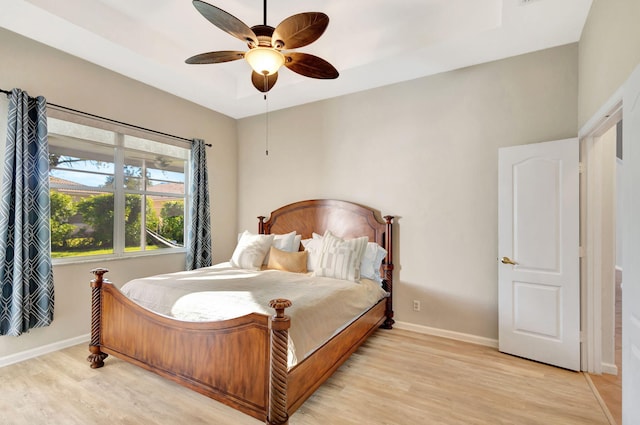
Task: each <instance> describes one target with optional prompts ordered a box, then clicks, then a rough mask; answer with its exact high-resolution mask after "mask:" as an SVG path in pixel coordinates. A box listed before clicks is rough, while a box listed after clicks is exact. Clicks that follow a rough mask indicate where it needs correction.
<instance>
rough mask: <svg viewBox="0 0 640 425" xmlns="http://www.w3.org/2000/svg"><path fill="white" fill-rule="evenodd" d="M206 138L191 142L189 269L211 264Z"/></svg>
mask: <svg viewBox="0 0 640 425" xmlns="http://www.w3.org/2000/svg"><path fill="white" fill-rule="evenodd" d="M205 149H206V146H205V144H204V140H200V139H194V140H193V142H192V143H191V224H190V226H189V239H188V245H187V270H193V269H199V268H200V267H208V266H210V265H211V219H210V216H209V185H208V183H207V181H208V178H207V177H208V175H207V153H206V151H205Z"/></svg>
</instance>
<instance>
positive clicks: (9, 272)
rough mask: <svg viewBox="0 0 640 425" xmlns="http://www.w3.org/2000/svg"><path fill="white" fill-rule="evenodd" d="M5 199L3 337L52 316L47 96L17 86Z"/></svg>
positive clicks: (0, 215)
mask: <svg viewBox="0 0 640 425" xmlns="http://www.w3.org/2000/svg"><path fill="white" fill-rule="evenodd" d="M5 152H6V153H5V163H4V173H3V175H2V195H1V197H0V289H1V290H0V335H14V336H18V335H20V334H22V333H23V332H27V331H28V330H29V329H31V328H36V327H42V326H47V325H49V324H50V323H51V321H52V320H53V304H54V302H53V301H54V299H53V298H54V297H53V270H52V268H51V245H50V239H51V236H50V232H49V148H48V145H47V117H46V100H45V99H44V98H43V97H41V96H39V97H37V98H32V97H29V96H28V95H27V93H26V92H23V91H22V90H19V89H13V90H12V92H11V95H10V99H9V119H8V122H7V146H6V151H5Z"/></svg>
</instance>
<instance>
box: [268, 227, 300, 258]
mask: <svg viewBox="0 0 640 425" xmlns="http://www.w3.org/2000/svg"><path fill="white" fill-rule="evenodd" d="M295 237H296V232H295V231H293V232H289V233H285V234H284V235H276V234H274V235H273V242H272V243H271V246H273V247H275V248H278V249H281V250H282V251H287V252H292V251H293V241H294V239H295ZM268 262H269V251H267V255H266V256H265V257H264V261H263V262H262V264H264V265H267V263H268Z"/></svg>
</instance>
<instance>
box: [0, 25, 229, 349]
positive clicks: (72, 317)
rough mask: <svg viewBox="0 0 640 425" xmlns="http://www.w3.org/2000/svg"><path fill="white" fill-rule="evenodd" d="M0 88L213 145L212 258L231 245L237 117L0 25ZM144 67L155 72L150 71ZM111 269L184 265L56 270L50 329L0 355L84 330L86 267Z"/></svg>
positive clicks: (172, 261)
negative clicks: (136, 79) (149, 84)
mask: <svg viewBox="0 0 640 425" xmlns="http://www.w3.org/2000/svg"><path fill="white" fill-rule="evenodd" d="M0 58H2V62H1V63H2V65H0V87H1V88H3V89H6V90H9V89H12V88H14V87H17V88H21V89H23V90H27V91H28V92H29V94H30V95H32V96H36V95H42V96H45V97H46V98H47V100H48V101H49V102H52V103H55V104H58V105H63V106H66V107H70V108H74V109H78V110H81V111H85V112H89V113H92V114H96V115H101V116H104V117H107V118H112V119H115V120H119V121H123V122H127V123H130V124H135V125H138V126H142V127H146V128H151V129H154V130H157V131H161V132H165V133H169V134H175V135H178V136H181V137H188V138H192V137H197V138H202V139H205V140H206V141H207V142H209V143H213V145H214V146H213V148H211V149H209V150H208V151H207V155H208V168H209V176H210V177H209V184H210V195H211V199H212V203H213V208H212V226H213V235H214V241H213V243H214V260H216V261H219V260H220V258H222V259H223V260H224V259H226V258H228V256H229V255H230V251H232V250H233V246H234V243H235V236H234V233H235V228H236V216H237V214H236V192H237V188H236V176H237V171H236V167H237V160H236V156H237V147H236V121H235V120H233V119H231V118H229V117H227V116H224V115H221V114H218V113H216V112H212V111H211V110H208V109H206V108H203V107H200V106H197V105H195V104H193V103H190V102H187V101H185V100H182V99H180V98H178V97H175V96H172V95H170V94H167V93H165V92H162V91H160V90H157V89H154V88H152V87H150V86H147V85H144V84H141V83H139V82H137V81H134V80H131V79H128V78H125V77H123V76H122V75H120V74H117V73H114V72H111V71H108V70H106V69H104V68H100V67H98V66H96V65H93V64H91V63H88V62H85V61H82V60H80V59H77V58H74V57H72V56H69V55H67V54H64V53H62V52H60V51H58V50H55V49H51V48H49V47H46V46H44V45H42V44H39V43H36V42H33V41H31V40H28V39H26V38H23V37H21V36H18V35H16V34H14V33H11V32H9V31H6V30H3V29H0ZM149 72H153V70H150V71H149ZM97 266H104V267H107V268H109V269H111V272H110V273H109V274H108V277H109V278H110V279H111V280H112V281H113V282H115V283H119V284H122V283H124V282H126V281H127V280H129V279H131V278H133V277H137V276H144V275H149V274H153V273H160V272H169V271H176V270H181V269H183V268H184V255H161V256H154V257H145V258H135V259H128V260H118V261H109V262H100V263H83V264H76V265H64V266H55V267H54V279H55V291H56V295H55V296H56V299H55V302H56V305H55V318H54V322H53V324H52V325H51V326H50V327H47V328H42V329H35V330H32V331H31V332H30V333H29V334H25V335H23V336H21V337H19V338H15V337H7V336H1V337H0V360H2V357H5V356H10V355H14V354H16V353H19V352H21V351H24V350H32V349H36V348H38V347H42V346H45V345H47V344H52V343H57V342H59V341H64V340H67V339H70V338H75V337H78V336H81V335H84V334H87V333H88V332H89V302H90V299H89V286H88V282H89V280H90V279H91V277H92V276H91V275H90V274H89V270H91V269H92V268H95V267H97Z"/></svg>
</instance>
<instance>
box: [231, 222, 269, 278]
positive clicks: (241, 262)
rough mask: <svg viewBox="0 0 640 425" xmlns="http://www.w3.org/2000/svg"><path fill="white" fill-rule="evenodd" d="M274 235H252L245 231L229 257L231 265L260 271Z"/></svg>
mask: <svg viewBox="0 0 640 425" xmlns="http://www.w3.org/2000/svg"><path fill="white" fill-rule="evenodd" d="M273 238H274V235H254V234H252V233H249V232H247V231H245V232H244V233H242V235H241V236H240V240H239V241H238V245H236V249H235V250H234V251H233V255H232V256H231V265H232V266H233V267H239V268H241V269H248V270H260V267H261V266H262V262H263V261H264V257H265V256H266V255H267V252H268V251H269V248H270V247H271V244H272V243H273Z"/></svg>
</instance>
